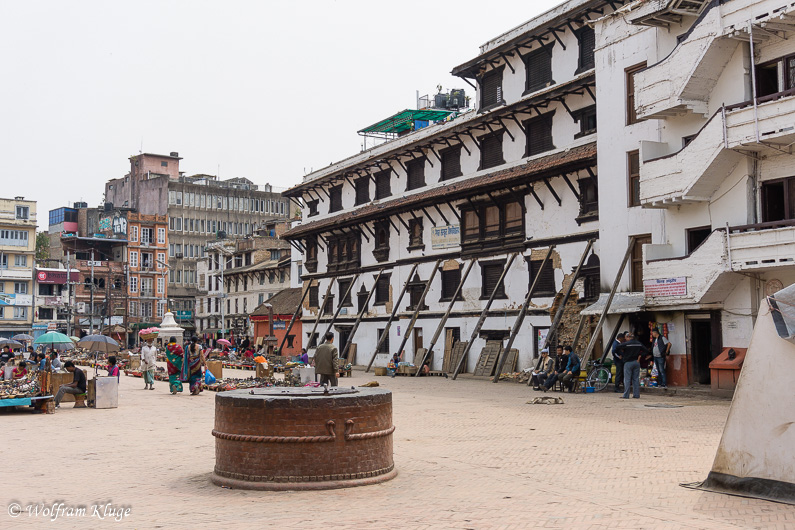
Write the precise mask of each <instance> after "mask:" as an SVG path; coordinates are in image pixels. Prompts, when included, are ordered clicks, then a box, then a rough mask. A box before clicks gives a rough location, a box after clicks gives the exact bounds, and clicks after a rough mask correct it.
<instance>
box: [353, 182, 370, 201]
mask: <svg viewBox="0 0 795 530" xmlns="http://www.w3.org/2000/svg"><path fill="white" fill-rule="evenodd" d="M353 183H354V185H355V186H356V203H355V206H359V205H361V204H367V203H368V202H370V177H360V178H358V179H356V180H354V181H353Z"/></svg>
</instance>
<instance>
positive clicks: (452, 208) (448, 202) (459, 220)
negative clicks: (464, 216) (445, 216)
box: [445, 201, 461, 222]
mask: <svg viewBox="0 0 795 530" xmlns="http://www.w3.org/2000/svg"><path fill="white" fill-rule="evenodd" d="M445 202H446V204H447V206H449V207H450V211H451V212H453V215H455V218H456V219H458V222H461V215H460V214H459V213H458V210H456V209H455V207H454V206H453V204H452V203H451V202H450V201H445Z"/></svg>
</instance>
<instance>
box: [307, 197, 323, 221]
mask: <svg viewBox="0 0 795 530" xmlns="http://www.w3.org/2000/svg"><path fill="white" fill-rule="evenodd" d="M319 204H320V201H319V200H318V199H315V200H314V201H307V203H306V206H307V208H309V213H308V214H307V215H306V216H307V217H314V216H316V215H318V214H319V213H320V212H319V211H318V209H317V207H318V205H319Z"/></svg>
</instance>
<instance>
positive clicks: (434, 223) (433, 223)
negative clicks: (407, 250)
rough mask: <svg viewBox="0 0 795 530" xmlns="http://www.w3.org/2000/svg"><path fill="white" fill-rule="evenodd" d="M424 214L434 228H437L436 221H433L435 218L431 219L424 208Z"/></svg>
mask: <svg viewBox="0 0 795 530" xmlns="http://www.w3.org/2000/svg"><path fill="white" fill-rule="evenodd" d="M422 213H424V214H425V217H427V218H428V220H429V221H430V222H431V224H432V225H433V226H436V221H434V220H433V217H431V214H429V213H428V210H426V209H425V207H424V206H423V207H422Z"/></svg>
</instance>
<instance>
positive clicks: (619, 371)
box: [613, 331, 627, 392]
mask: <svg viewBox="0 0 795 530" xmlns="http://www.w3.org/2000/svg"><path fill="white" fill-rule="evenodd" d="M626 334H627V333H626V331H624V332H621V333H619V334H618V335H616V340H614V341H613V364H614V365H615V366H616V378H615V380H614V381H613V384H614V386H615V391H616V392H621V389H620V388H619V387H620V386H621V383H624V359H623V358H622V357H621V353H619V351H618V347H619V346H621V345H622V344H624V341H625V340H626V339H625V338H624V337H625V336H626ZM626 386H627V385H626V383H624V387H625V388H626Z"/></svg>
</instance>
